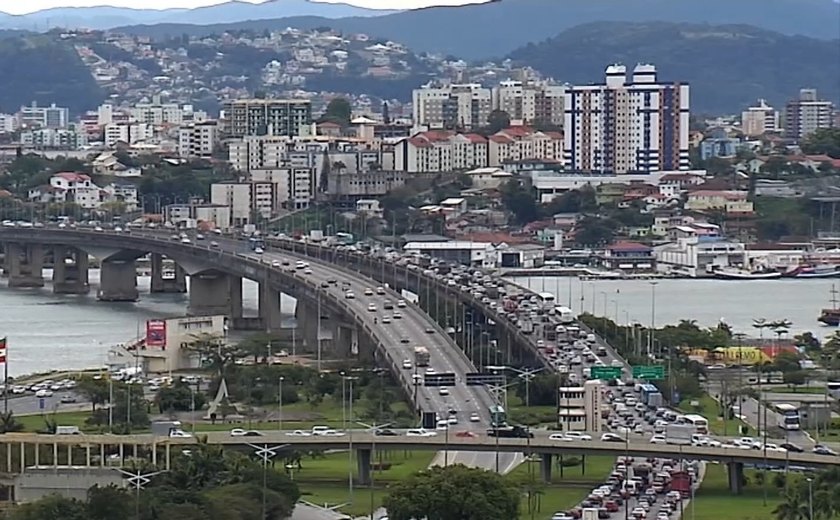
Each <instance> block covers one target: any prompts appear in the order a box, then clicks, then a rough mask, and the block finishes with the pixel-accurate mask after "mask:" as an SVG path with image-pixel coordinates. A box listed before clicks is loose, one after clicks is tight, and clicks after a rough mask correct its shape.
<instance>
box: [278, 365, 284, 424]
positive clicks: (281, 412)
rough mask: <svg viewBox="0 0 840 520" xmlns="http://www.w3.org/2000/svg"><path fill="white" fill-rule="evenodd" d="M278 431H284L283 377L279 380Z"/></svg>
mask: <svg viewBox="0 0 840 520" xmlns="http://www.w3.org/2000/svg"><path fill="white" fill-rule="evenodd" d="M277 429H278V430H281V431H282V430H283V376H280V379H278V380H277Z"/></svg>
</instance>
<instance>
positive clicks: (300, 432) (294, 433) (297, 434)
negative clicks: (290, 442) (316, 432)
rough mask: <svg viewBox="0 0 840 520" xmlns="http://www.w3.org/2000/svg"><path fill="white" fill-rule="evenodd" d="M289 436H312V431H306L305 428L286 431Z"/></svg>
mask: <svg viewBox="0 0 840 520" xmlns="http://www.w3.org/2000/svg"><path fill="white" fill-rule="evenodd" d="M286 435H288V436H289V437H311V436H312V433H310V432H307V431H304V430H295V431H293V432H288V433H286Z"/></svg>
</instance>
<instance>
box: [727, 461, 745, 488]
mask: <svg viewBox="0 0 840 520" xmlns="http://www.w3.org/2000/svg"><path fill="white" fill-rule="evenodd" d="M726 472H727V473H728V474H729V491H730V492H731V493H732V494H733V495H740V494H741V491H742V490H743V487H744V464H743V463H742V462H729V463H727V464H726Z"/></svg>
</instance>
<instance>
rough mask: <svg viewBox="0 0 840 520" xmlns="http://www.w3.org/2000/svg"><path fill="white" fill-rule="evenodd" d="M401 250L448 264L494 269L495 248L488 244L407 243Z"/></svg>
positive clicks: (448, 242) (453, 242)
mask: <svg viewBox="0 0 840 520" xmlns="http://www.w3.org/2000/svg"><path fill="white" fill-rule="evenodd" d="M403 249H404V250H405V251H406V252H407V253H417V254H426V255H429V256H431V257H434V258H440V259H442V260H446V261H449V262H457V263H459V264H462V265H468V266H471V267H481V268H488V269H492V268H494V267H496V264H497V262H496V248H495V247H494V246H493V244H491V243H490V242H466V241H460V240H448V241H445V242H408V243H407V244H406V245H405V246H404V247H403Z"/></svg>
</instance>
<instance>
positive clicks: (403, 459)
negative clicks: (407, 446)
mask: <svg viewBox="0 0 840 520" xmlns="http://www.w3.org/2000/svg"><path fill="white" fill-rule="evenodd" d="M434 456H435V452H433V451H381V452H378V453H377V454H376V455H375V458H374V460H373V461H371V462H372V463H380V462H381V463H382V467H383V468H387V469H379V470H376V469H374V472H373V478H374V481H375V482H382V483H384V482H394V481H399V480H403V479H405V478H406V477H408V476H409V475H412V474H414V473H416V472H418V471H420V470H424V469H426V468H428V467H429V464H430V463H431V462H432V459H433V458H434ZM301 466H302V469H300V470H298V469H295V470H293V473H294V479H295V480H296V481H298V482H307V483H308V482H313V483H314V482H318V483H321V482H331V483H338V482H347V479H348V477H349V469H350V467H351V466H350V458H349V455H348V452H346V451H343V452H337V453H328V454H326V455H325V456H323V457H321V456H319V457H309V456H306V457H304V458H303V460H301ZM352 468H353V472H354V475H355V472H356V459H355V458H354V459H353V466H352Z"/></svg>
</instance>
